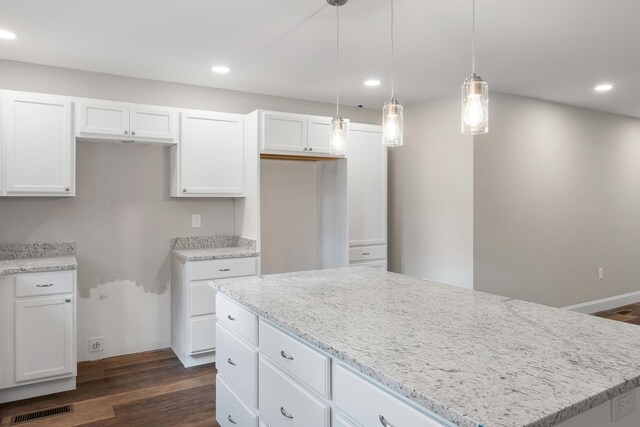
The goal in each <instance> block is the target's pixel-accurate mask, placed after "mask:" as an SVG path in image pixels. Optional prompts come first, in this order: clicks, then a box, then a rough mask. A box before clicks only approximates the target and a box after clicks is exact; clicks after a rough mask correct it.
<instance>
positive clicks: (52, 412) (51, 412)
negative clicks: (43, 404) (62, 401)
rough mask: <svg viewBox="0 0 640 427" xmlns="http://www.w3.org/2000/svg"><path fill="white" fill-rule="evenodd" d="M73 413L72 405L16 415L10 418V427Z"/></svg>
mask: <svg viewBox="0 0 640 427" xmlns="http://www.w3.org/2000/svg"><path fill="white" fill-rule="evenodd" d="M71 412H73V405H64V406H58V407H55V408H49V409H42V410H40V411H33V412H29V413H28V414H22V415H16V416H14V417H11V424H9V425H12V426H15V425H18V424H23V423H28V422H30V421H35V420H40V419H42V418H47V417H53V416H56V415H64V414H69V413H71Z"/></svg>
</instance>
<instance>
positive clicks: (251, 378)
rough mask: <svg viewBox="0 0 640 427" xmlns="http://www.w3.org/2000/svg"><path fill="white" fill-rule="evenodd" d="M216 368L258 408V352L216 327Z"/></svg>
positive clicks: (222, 327) (221, 328) (218, 326)
mask: <svg viewBox="0 0 640 427" xmlns="http://www.w3.org/2000/svg"><path fill="white" fill-rule="evenodd" d="M216 341H217V345H216V347H217V348H216V368H217V369H218V375H221V376H222V378H224V379H225V380H226V381H227V382H228V383H229V384H231V386H232V387H233V388H234V389H235V390H236V391H237V392H238V393H239V394H240V396H242V397H243V398H244V399H245V400H246V401H247V402H248V403H249V404H250V405H251V406H253V407H254V408H257V407H258V350H257V349H256V348H255V347H253V346H251V345H249V344H246V343H245V342H244V341H243V340H241V339H240V338H236V337H235V336H234V335H233V334H232V333H231V332H229V330H228V329H227V328H225V327H224V326H222V325H220V324H218V325H216Z"/></svg>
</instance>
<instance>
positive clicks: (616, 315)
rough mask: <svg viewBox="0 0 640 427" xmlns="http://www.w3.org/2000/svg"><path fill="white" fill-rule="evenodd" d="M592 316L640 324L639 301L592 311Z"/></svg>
mask: <svg viewBox="0 0 640 427" xmlns="http://www.w3.org/2000/svg"><path fill="white" fill-rule="evenodd" d="M593 315H594V316H598V317H604V318H605V319H611V320H618V321H620V322H626V323H633V324H635V325H640V302H638V303H635V304H629V305H625V306H622V307H617V308H613V309H611V310H605V311H601V312H599V313H594V314H593Z"/></svg>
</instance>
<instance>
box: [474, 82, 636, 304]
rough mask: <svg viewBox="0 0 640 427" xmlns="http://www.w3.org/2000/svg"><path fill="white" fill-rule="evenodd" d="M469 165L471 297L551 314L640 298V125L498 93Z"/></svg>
mask: <svg viewBox="0 0 640 427" xmlns="http://www.w3.org/2000/svg"><path fill="white" fill-rule="evenodd" d="M601 96H614V95H601ZM474 159H475V161H474V189H475V190H474V192H475V210H474V286H475V288H476V289H478V290H482V291H488V292H493V293H497V294H501V295H507V296H512V297H515V298H521V299H525V300H530V301H535V302H540V303H544V304H549V305H554V306H566V305H571V304H576V303H580V302H585V301H591V300H595V299H600V298H603V297H608V296H613V295H619V294H623V293H627V292H632V291H638V290H640V262H639V259H640V120H638V119H633V118H627V117H622V116H616V115H612V114H606V113H601V112H596V111H592V110H587V109H581V108H575V107H570V106H566V105H560V104H554V103H549V102H544V101H539V100H533V99H528V98H522V97H516V96H509V95H502V94H495V93H494V94H492V96H491V122H490V131H489V133H488V134H487V135H483V136H479V137H476V138H475V149H474ZM599 267H603V268H604V269H605V279H604V280H602V281H599V280H598V268H599Z"/></svg>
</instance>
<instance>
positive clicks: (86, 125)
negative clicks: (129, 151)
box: [78, 101, 178, 144]
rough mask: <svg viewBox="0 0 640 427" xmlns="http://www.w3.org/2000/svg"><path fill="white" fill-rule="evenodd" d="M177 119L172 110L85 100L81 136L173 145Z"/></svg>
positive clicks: (80, 124)
mask: <svg viewBox="0 0 640 427" xmlns="http://www.w3.org/2000/svg"><path fill="white" fill-rule="evenodd" d="M177 117H178V115H177V112H176V110H174V109H171V108H163V107H150V106H142V105H134V104H125V103H120V102H93V101H82V102H81V103H80V120H79V128H78V136H79V137H84V138H99V139H114V140H127V141H133V142H140V143H144V142H147V143H160V144H162V143H165V144H173V143H175V142H176V133H177Z"/></svg>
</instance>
